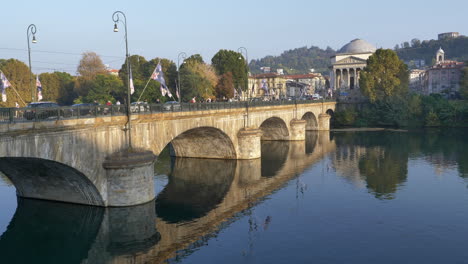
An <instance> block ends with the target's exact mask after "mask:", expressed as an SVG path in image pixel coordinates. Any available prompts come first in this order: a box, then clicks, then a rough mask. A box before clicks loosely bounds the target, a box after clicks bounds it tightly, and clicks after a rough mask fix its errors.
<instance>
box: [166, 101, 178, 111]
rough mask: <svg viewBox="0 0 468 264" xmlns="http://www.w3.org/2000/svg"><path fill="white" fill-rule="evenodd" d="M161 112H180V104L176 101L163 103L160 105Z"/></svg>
mask: <svg viewBox="0 0 468 264" xmlns="http://www.w3.org/2000/svg"><path fill="white" fill-rule="evenodd" d="M162 110H163V111H175V110H180V103H179V102H177V101H169V102H165V103H164V104H163V105H162Z"/></svg>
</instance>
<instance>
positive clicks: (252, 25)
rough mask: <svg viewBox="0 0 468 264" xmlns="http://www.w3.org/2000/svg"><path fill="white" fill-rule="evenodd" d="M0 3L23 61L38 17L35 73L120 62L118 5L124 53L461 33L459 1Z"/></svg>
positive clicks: (462, 2)
mask: <svg viewBox="0 0 468 264" xmlns="http://www.w3.org/2000/svg"><path fill="white" fill-rule="evenodd" d="M0 6H1V7H0V8H1V10H2V14H1V19H0V32H1V35H0V58H3V59H9V58H15V59H18V60H21V61H23V62H25V63H26V64H27V63H28V52H27V47H28V44H27V35H26V34H27V33H26V30H27V28H28V26H29V25H30V24H35V25H36V28H37V32H36V38H37V41H38V42H37V43H36V44H30V45H31V60H32V69H33V72H34V73H42V72H53V71H65V72H69V73H71V74H76V67H77V65H78V63H79V60H80V58H81V54H82V53H83V52H86V51H94V52H96V53H97V54H99V55H100V56H101V58H102V60H103V62H104V63H105V64H109V66H110V67H111V68H115V69H120V67H121V65H122V63H123V62H124V59H125V40H124V26H123V24H121V23H119V24H118V26H119V29H120V31H119V32H117V33H115V32H113V27H114V22H113V21H112V14H113V13H114V11H117V10H119V11H122V12H124V13H125V15H126V17H127V29H128V48H129V53H130V54H132V55H135V54H138V55H140V56H143V57H145V58H146V59H147V60H150V59H153V58H155V57H161V58H168V59H170V60H172V61H174V62H175V63H177V58H178V54H179V53H180V52H185V53H186V54H187V55H188V56H190V55H192V54H201V55H202V57H203V58H204V60H205V61H206V62H210V61H211V58H212V57H213V55H214V54H216V52H218V51H219V50H220V49H230V50H235V51H237V50H238V48H239V47H245V48H246V49H247V51H248V59H249V60H252V59H260V58H263V57H265V56H267V55H273V56H278V55H280V54H281V53H282V52H284V51H285V50H290V49H294V48H299V47H304V46H307V47H310V46H318V47H320V48H326V47H327V46H330V47H331V48H333V49H339V48H341V47H342V46H343V45H345V44H346V43H348V42H349V41H351V40H353V39H355V38H361V39H365V40H367V41H368V42H370V43H372V44H374V45H375V46H376V47H378V48H380V47H382V48H393V47H394V46H395V45H396V44H399V43H402V42H404V41H410V40H411V39H413V38H418V39H420V40H425V39H437V34H438V33H442V32H451V31H455V32H460V34H463V35H468V19H466V15H467V11H468V1H466V0H445V1H433V0H425V1H420V0H406V1H402V0H392V1H385V2H384V1H377V0H373V1H370V0H353V1H349V0H348V1H342V0H334V1H314V0H288V1H285V0H282V1H280V0H269V1H267V0H235V1H233V0H231V1H224V0H198V1H192V0H184V1H182V0H171V1H139V0H133V1H128V0H127V1H122V0H113V1H107V0H94V1H89V0H82V1H73V2H72V1H64V0H60V1H57V0H41V1H30V0H28V1H25V0H14V1H3V2H2V3H1V5H0ZM467 48H468V47H467ZM265 66H268V65H265Z"/></svg>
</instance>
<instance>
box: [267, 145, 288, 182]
mask: <svg viewBox="0 0 468 264" xmlns="http://www.w3.org/2000/svg"><path fill="white" fill-rule="evenodd" d="M289 143H290V142H289V141H263V142H262V157H261V160H262V165H263V166H262V177H273V176H275V175H276V173H277V172H278V171H279V170H280V169H281V167H283V165H284V163H285V162H286V159H287V157H288V153H289Z"/></svg>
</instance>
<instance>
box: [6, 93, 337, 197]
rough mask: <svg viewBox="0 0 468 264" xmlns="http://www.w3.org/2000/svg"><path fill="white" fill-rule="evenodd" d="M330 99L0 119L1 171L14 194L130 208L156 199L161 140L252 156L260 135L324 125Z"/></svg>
mask: <svg viewBox="0 0 468 264" xmlns="http://www.w3.org/2000/svg"><path fill="white" fill-rule="evenodd" d="M334 110H335V103H334V102H320V103H308V104H297V105H275V106H262V107H251V108H249V109H244V108H238V109H220V110H205V111H191V112H170V113H154V114H140V115H132V124H133V126H132V130H131V133H132V138H133V146H134V147H135V148H136V149H140V150H146V151H148V152H146V153H145V152H142V153H143V154H141V155H140V154H138V153H137V155H132V156H131V157H130V158H127V159H125V162H120V160H119V156H118V155H121V154H120V153H122V150H123V149H126V147H127V146H128V143H127V138H128V136H127V135H126V133H128V131H125V130H124V129H123V128H124V127H125V124H126V117H124V116H112V117H96V118H87V119H73V120H57V121H44V122H29V123H27V122H26V123H11V124H1V125H0V133H1V134H0V171H2V172H3V173H4V174H5V175H6V176H7V177H9V178H10V179H11V181H12V182H13V183H14V185H15V187H16V189H17V194H18V196H20V197H27V198H37V199H45V200H55V201H62V202H70V203H78V204H87V205H97V206H129V205H137V204H142V203H145V202H149V201H151V200H153V199H154V185H153V162H154V156H153V154H150V155H149V154H148V153H154V154H155V155H158V154H159V153H160V152H161V151H162V150H163V149H164V148H165V147H166V146H170V147H171V149H172V153H173V154H174V155H175V156H178V157H191V158H208V159H234V160H236V159H237V160H250V159H258V158H260V157H261V146H260V142H261V140H273V141H288V140H291V141H302V140H304V139H305V131H306V130H329V121H330V115H329V114H327V113H333V111H334Z"/></svg>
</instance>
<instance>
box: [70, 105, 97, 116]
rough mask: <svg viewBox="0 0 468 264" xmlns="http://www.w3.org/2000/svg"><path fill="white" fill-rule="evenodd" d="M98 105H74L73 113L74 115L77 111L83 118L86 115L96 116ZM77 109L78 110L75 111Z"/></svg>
mask: <svg viewBox="0 0 468 264" xmlns="http://www.w3.org/2000/svg"><path fill="white" fill-rule="evenodd" d="M96 105H98V104H97V103H88V104H74V105H72V112H73V113H74V112H75V111H76V112H78V111H79V113H80V115H81V116H84V115H94V114H95V111H96ZM73 108H77V109H73Z"/></svg>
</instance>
